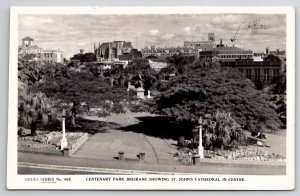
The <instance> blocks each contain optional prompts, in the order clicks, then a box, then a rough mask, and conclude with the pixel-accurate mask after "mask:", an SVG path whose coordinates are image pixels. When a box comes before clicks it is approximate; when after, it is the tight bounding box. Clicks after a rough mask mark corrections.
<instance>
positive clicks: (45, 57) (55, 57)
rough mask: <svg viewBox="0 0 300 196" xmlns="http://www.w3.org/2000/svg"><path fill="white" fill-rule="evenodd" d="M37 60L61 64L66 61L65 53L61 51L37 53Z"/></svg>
mask: <svg viewBox="0 0 300 196" xmlns="http://www.w3.org/2000/svg"><path fill="white" fill-rule="evenodd" d="M37 60H38V61H41V62H48V63H50V62H56V63H61V62H63V61H64V57H63V52H62V51H61V50H60V49H57V50H42V51H40V52H39V53H37Z"/></svg>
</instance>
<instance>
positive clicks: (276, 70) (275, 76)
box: [273, 69, 279, 78]
mask: <svg viewBox="0 0 300 196" xmlns="http://www.w3.org/2000/svg"><path fill="white" fill-rule="evenodd" d="M273 72H274V78H277V77H278V76H279V69H274V70H273Z"/></svg>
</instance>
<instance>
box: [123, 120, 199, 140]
mask: <svg viewBox="0 0 300 196" xmlns="http://www.w3.org/2000/svg"><path fill="white" fill-rule="evenodd" d="M137 119H138V120H139V121H140V122H139V123H138V124H134V125H129V126H125V127H120V128H119V130H122V131H132V132H136V133H143V134H145V135H148V136H153V137H158V138H162V139H174V140H177V139H178V137H179V136H190V134H191V130H192V128H193V126H192V125H191V124H190V123H182V122H178V121H175V120H173V119H170V118H167V117H163V116H147V117H138V118H137Z"/></svg>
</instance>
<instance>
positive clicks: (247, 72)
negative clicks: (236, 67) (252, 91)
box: [246, 69, 251, 79]
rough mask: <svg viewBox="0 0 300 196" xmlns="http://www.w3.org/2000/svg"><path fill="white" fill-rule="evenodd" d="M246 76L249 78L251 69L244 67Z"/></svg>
mask: <svg viewBox="0 0 300 196" xmlns="http://www.w3.org/2000/svg"><path fill="white" fill-rule="evenodd" d="M246 77H247V78H249V79H250V78H251V69H246Z"/></svg>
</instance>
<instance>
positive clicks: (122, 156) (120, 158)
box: [118, 151, 125, 161]
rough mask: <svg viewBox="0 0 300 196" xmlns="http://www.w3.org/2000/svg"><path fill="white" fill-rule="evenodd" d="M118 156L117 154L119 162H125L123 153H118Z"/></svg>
mask: <svg viewBox="0 0 300 196" xmlns="http://www.w3.org/2000/svg"><path fill="white" fill-rule="evenodd" d="M118 154H119V160H120V161H124V160H125V158H124V152H123V151H119V152H118Z"/></svg>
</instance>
